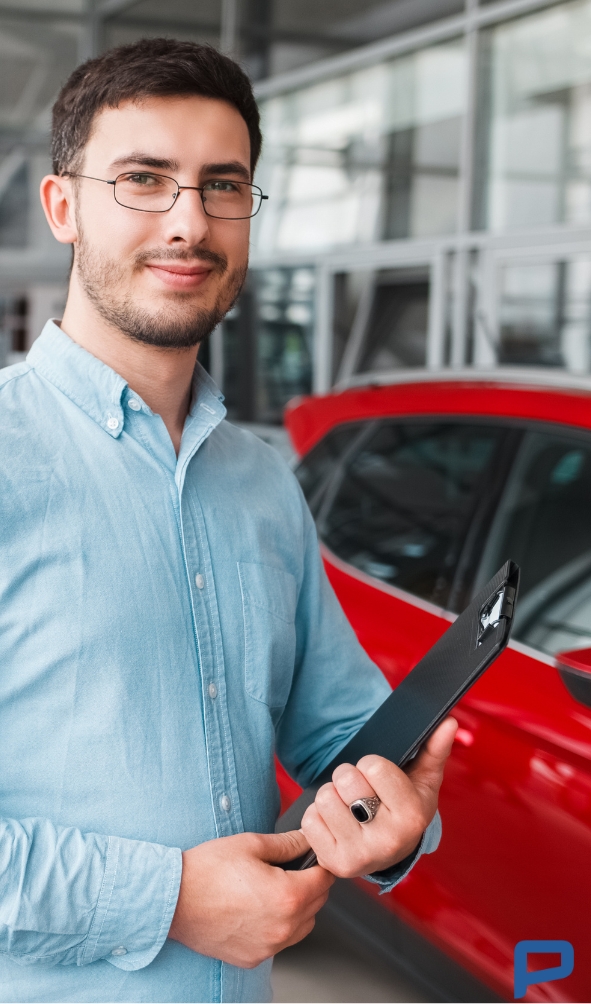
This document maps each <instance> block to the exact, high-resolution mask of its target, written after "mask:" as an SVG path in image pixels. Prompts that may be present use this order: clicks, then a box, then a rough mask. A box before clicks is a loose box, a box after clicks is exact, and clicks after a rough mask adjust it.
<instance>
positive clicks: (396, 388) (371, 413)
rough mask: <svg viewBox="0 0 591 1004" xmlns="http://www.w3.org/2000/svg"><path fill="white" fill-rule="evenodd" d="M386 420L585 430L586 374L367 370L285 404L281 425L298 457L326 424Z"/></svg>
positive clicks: (590, 423) (590, 400)
mask: <svg viewBox="0 0 591 1004" xmlns="http://www.w3.org/2000/svg"><path fill="white" fill-rule="evenodd" d="M388 415H391V416H395V415H398V416H403V415H406V416H411V415H416V416H419V415H422V416H440V417H441V416H444V415H455V416H463V417H468V416H474V417H488V418H491V417H496V418H507V419H521V420H527V421H537V422H545V423H556V424H559V425H567V426H573V427H577V428H580V429H591V377H589V376H586V375H580V376H579V375H577V374H572V373H567V372H565V371H564V370H551V369H537V368H535V369H534V368H533V367H531V368H530V367H523V368H521V367H499V368H497V369H488V370H476V369H469V368H465V369H462V370H451V369H445V370H427V369H421V370H397V371H394V372H389V373H367V374H363V375H360V376H355V377H352V378H351V379H350V380H348V381H346V383H341V384H339V385H337V386H336V387H334V388H333V389H332V390H331V391H329V392H328V393H326V394H322V395H311V396H309V397H303V398H296V399H294V400H293V401H290V402H289V404H288V405H287V408H286V412H285V424H286V426H287V429H288V431H289V434H290V438H291V440H292V443H293V446H294V449H295V450H296V452H297V453H298V454H299V455H300V456H301V455H303V454H304V453H307V452H308V450H309V449H311V447H312V446H314V444H315V443H316V442H318V440H319V439H321V438H322V437H323V436H324V435H325V434H326V433H327V432H328V431H329V429H331V428H332V427H333V426H334V425H339V424H341V423H344V422H352V421H357V420H360V419H371V418H379V417H385V416H388Z"/></svg>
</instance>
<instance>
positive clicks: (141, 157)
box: [111, 151, 180, 171]
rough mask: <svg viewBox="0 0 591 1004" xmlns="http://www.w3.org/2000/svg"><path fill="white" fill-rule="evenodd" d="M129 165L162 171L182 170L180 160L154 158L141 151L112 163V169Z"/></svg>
mask: <svg viewBox="0 0 591 1004" xmlns="http://www.w3.org/2000/svg"><path fill="white" fill-rule="evenodd" d="M128 164H129V165H131V164H137V165H138V166H139V167H155V168H156V169H157V170H161V171H178V170H179V168H180V164H179V162H178V160H168V159H166V158H162V157H152V156H151V155H150V154H149V153H141V152H139V151H138V152H134V153H128V154H127V155H126V156H125V157H117V160H113V161H112V162H111V167H124V166H126V165H128Z"/></svg>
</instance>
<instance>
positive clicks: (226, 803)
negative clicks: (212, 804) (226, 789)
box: [220, 795, 232, 812]
mask: <svg viewBox="0 0 591 1004" xmlns="http://www.w3.org/2000/svg"><path fill="white" fill-rule="evenodd" d="M220 806H221V808H222V809H223V810H224V812H229V811H230V809H231V807H232V803H231V801H230V799H229V798H228V796H227V795H222V797H221V798H220Z"/></svg>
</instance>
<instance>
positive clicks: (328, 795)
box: [315, 782, 335, 809]
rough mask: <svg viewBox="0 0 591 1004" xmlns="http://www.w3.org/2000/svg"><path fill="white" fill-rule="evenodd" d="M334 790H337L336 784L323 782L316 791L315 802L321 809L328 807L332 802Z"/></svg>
mask: <svg viewBox="0 0 591 1004" xmlns="http://www.w3.org/2000/svg"><path fill="white" fill-rule="evenodd" d="M334 792H335V786H334V784H333V783H332V782H329V783H328V784H323V785H322V787H321V788H319V789H318V791H317V793H316V802H315V804H316V805H317V806H318V807H319V808H320V809H325V808H327V807H328V806H329V805H330V803H331V802H332V799H333V796H334Z"/></svg>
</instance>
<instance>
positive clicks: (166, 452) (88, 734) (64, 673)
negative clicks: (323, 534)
mask: <svg viewBox="0 0 591 1004" xmlns="http://www.w3.org/2000/svg"><path fill="white" fill-rule="evenodd" d="M192 400H193V403H192V407H191V411H190V414H189V416H188V418H187V420H186V424H185V428H184V432H183V437H182V443H181V449H180V453H179V456H178V458H177V456H176V454H175V451H174V449H173V446H172V442H171V440H170V437H169V435H168V433H167V431H166V428H165V426H164V423H163V421H162V419H161V418H160V416H158V415H156V414H154V413H153V412H152V411H151V410H150V408H149V407H148V406H147V405H146V404H145V403H144V401H142V400H141V399H140V398H139V396H138V395H137V394H135V393H134V392H133V390H131V388H130V387H129V386H128V385H127V383H126V382H125V380H123V379H122V378H121V377H120V376H118V374H117V373H115V372H114V371H113V370H111V369H110V368H109V367H108V366H105V365H104V364H103V363H101V362H99V360H98V359H96V358H95V357H94V356H92V355H90V354H89V353H88V352H86V351H85V350H84V349H82V348H80V346H78V345H76V344H75V343H74V342H73V341H71V339H70V338H68V336H67V335H65V334H64V333H63V332H62V331H61V330H60V328H59V327H58V326H57V325H56V324H54V323H53V322H49V323H48V324H47V325H46V327H45V329H44V331H43V333H42V335H41V337H40V338H39V339H38V340H37V341H36V342H35V344H34V346H33V348H32V349H31V351H30V353H29V355H28V357H27V360H26V362H24V363H21V364H19V365H17V366H13V367H10V368H8V369H5V370H2V372H1V374H0V421H1V429H2V434H1V436H0V474H1V478H2V481H1V489H0V507H1V515H0V1000H2V1001H67V1000H69V1001H175V1002H176V1001H264V1000H268V999H269V998H270V984H269V976H270V962H268V963H264V964H263V965H261V966H259V967H258V968H256V969H254V970H241V969H238V968H235V967H233V966H230V965H227V964H225V963H221V962H219V961H218V960H216V959H210V958H206V957H204V956H201V955H198V954H196V953H194V952H191V951H190V950H189V949H188V948H185V947H184V946H183V945H181V944H179V943H177V942H174V941H171V940H167V932H168V929H169V926H170V923H171V920H172V916H173V913H174V909H175V905H176V900H177V895H178V889H179V882H180V876H181V849H185V848H189V847H192V846H194V845H195V844H199V843H201V842H202V841H205V840H211V839H213V838H215V837H222V836H226V835H229V834H233V833H240V832H242V831H244V830H250V831H260V832H271V831H272V830H273V828H274V824H275V819H276V816H277V813H278V807H279V798H278V791H277V785H276V781H275V770H274V753H275V752H276V753H277V755H278V757H279V758H280V760H281V761H282V763H283V764H284V765H285V767H286V769H287V770H288V771H289V773H290V774H291V775H292V776H293V777H295V778H296V779H297V780H298V781H299V783H300V784H302V785H304V784H306V783H307V782H309V781H310V780H312V779H313V778H314V777H315V776H316V775H317V774H318V772H319V771H320V770H321V769H322V768H323V766H324V765H325V764H326V763H328V762H329V761H330V759H331V758H332V757H333V755H334V754H335V753H336V752H337V751H338V749H339V748H341V747H342V746H343V744H344V743H345V742H346V741H347V739H348V738H349V737H350V736H351V735H352V734H353V733H354V732H355V731H356V730H357V729H358V728H359V727H360V725H361V724H362V723H363V722H364V721H365V720H366V719H367V717H368V716H369V715H370V714H371V712H372V711H373V710H374V709H375V708H376V707H377V706H378V705H379V704H380V703H381V702H382V701H383V700H384V698H385V697H386V696H387V694H388V692H389V688H388V685H387V683H386V682H385V680H384V678H383V677H382V675H381V673H380V672H379V670H378V669H377V668H376V667H375V666H374V665H373V663H371V662H370V660H369V659H368V658H367V656H366V655H365V653H364V652H363V650H362V649H361V647H360V646H359V644H358V643H357V641H356V638H355V636H354V634H353V632H352V630H351V628H350V626H349V624H348V622H347V620H346V619H345V617H344V615H343V613H342V611H341V608H340V606H339V604H338V602H337V600H336V598H335V596H334V594H333V592H332V590H331V588H330V586H329V584H328V581H327V579H326V577H325V574H324V571H323V568H322V563H321V560H320V558H319V552H318V545H317V539H316V533H315V528H314V524H313V521H312V518H311V516H310V514H309V511H308V509H307V507H306V504H305V502H304V500H303V497H302V494H301V492H300V489H299V486H298V484H297V481H296V479H295V478H294V476H293V474H292V473H291V472H290V470H289V469H288V467H287V466H286V465H285V464H284V462H283V461H282V460H281V459H280V457H279V456H278V454H276V453H275V452H274V450H272V449H271V448H270V447H268V446H266V445H265V444H263V443H262V442H261V441H260V440H258V439H257V438H255V437H254V436H252V435H250V434H249V433H247V432H244V431H241V430H239V429H237V428H235V427H234V426H232V425H230V424H229V423H228V422H225V421H223V419H224V415H225V409H224V407H223V404H222V397H221V395H220V393H219V392H218V390H217V388H216V387H215V385H214V384H213V382H212V381H211V379H210V378H209V377H208V376H207V374H206V373H205V371H204V370H203V369H202V368H201V367H199V366H198V367H197V369H196V374H195V381H194V389H193V399H192ZM438 839H439V820H438V817H436V818H435V820H434V822H433V823H432V824H431V826H430V827H429V829H428V830H427V831H426V835H425V837H424V838H423V842H422V845H421V850H422V851H430V850H433V849H434V848H435V846H436V845H437V843H438ZM400 877H402V876H401V875H396V876H395V877H394V878H392V879H391V880H390V881H389V882H388V883H384V886H385V887H386V888H390V887H391V886H392V885H393V884H394V883H395V881H396V879H399V878H400Z"/></svg>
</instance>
